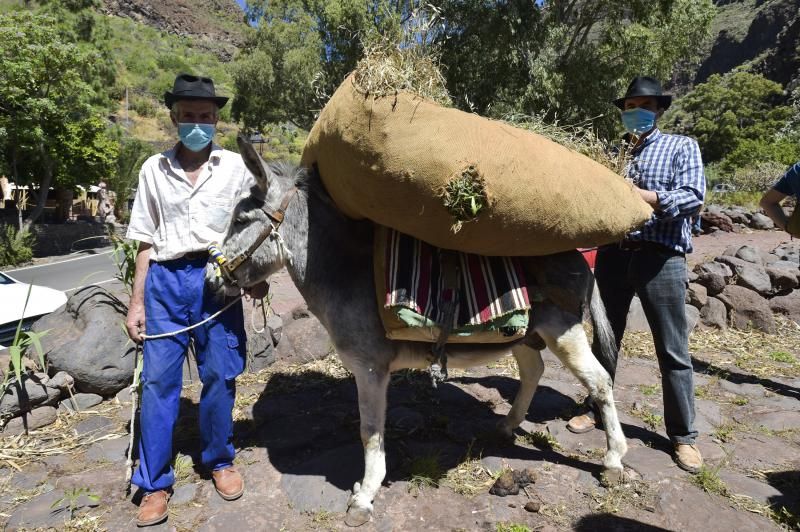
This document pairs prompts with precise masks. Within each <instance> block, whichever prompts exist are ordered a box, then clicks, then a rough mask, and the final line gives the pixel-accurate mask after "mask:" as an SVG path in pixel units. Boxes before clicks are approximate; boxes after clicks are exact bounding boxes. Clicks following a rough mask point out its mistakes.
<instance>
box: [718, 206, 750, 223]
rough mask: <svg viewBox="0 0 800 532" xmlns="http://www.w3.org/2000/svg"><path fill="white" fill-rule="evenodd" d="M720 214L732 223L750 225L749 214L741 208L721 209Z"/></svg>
mask: <svg viewBox="0 0 800 532" xmlns="http://www.w3.org/2000/svg"><path fill="white" fill-rule="evenodd" d="M722 214H724V215H725V216H727V217H728V218H730V219H731V221H732V222H733V223H737V224H743V225H750V214H749V213H748V212H746V211H744V210H743V209H741V208H737V207H734V208H732V209H723V210H722Z"/></svg>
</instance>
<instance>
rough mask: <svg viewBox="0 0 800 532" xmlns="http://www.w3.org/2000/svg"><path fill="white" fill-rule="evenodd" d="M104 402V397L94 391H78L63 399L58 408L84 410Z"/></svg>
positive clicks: (61, 409)
mask: <svg viewBox="0 0 800 532" xmlns="http://www.w3.org/2000/svg"><path fill="white" fill-rule="evenodd" d="M102 402H103V398H102V397H101V396H99V395H97V394H94V393H76V394H75V395H73V396H70V397H67V398H65V399H64V400H63V401H61V404H60V405H59V406H58V409H59V410H60V411H62V412H82V411H84V410H86V409H88V408H91V407H93V406H97V405H99V404H100V403H102Z"/></svg>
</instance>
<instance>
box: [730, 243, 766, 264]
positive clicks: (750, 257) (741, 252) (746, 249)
mask: <svg viewBox="0 0 800 532" xmlns="http://www.w3.org/2000/svg"><path fill="white" fill-rule="evenodd" d="M734 256H735V257H736V258H739V259H742V260H743V261H746V262H751V263H753V264H759V265H761V264H763V263H764V261H763V259H762V258H761V252H760V251H759V250H758V249H756V248H754V247H753V246H742V247H740V248H739V249H738V250H736V253H735V254H734Z"/></svg>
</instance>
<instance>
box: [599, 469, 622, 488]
mask: <svg viewBox="0 0 800 532" xmlns="http://www.w3.org/2000/svg"><path fill="white" fill-rule="evenodd" d="M626 481H627V474H626V473H625V469H624V468H622V467H606V468H604V469H603V472H602V473H600V484H602V485H603V486H604V487H606V488H613V487H615V486H619V485H620V484H624V483H625V482H626Z"/></svg>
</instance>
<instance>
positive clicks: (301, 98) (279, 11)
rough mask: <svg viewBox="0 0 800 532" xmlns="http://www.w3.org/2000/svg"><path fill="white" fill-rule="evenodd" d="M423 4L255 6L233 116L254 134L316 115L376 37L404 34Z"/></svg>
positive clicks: (331, 0)
mask: <svg viewBox="0 0 800 532" xmlns="http://www.w3.org/2000/svg"><path fill="white" fill-rule="evenodd" d="M418 3H419V2H411V1H407V0H405V1H404V0H395V1H390V0H259V1H254V2H248V13H249V16H250V17H251V18H252V19H253V20H255V21H258V31H257V32H256V33H255V34H254V35H253V36H252V38H251V39H250V41H249V42H248V43H247V44H246V46H245V48H244V50H243V52H242V54H241V55H240V59H239V60H238V61H237V62H236V64H235V65H234V85H235V87H236V99H235V101H234V103H233V109H232V111H233V117H234V119H236V120H242V121H243V122H244V126H245V128H247V129H258V130H260V129H263V128H265V127H267V126H268V125H269V124H271V123H283V122H292V123H293V124H295V125H297V126H299V127H302V128H304V129H309V128H310V127H311V125H312V124H313V122H314V116H315V113H316V111H317V110H319V109H320V108H321V107H322V106H323V105H324V104H325V101H326V100H327V97H328V96H330V95H331V94H333V91H334V90H335V89H336V87H337V86H338V85H339V84H340V83H341V82H342V81H343V80H344V78H345V76H346V75H347V73H348V72H350V71H351V70H352V69H353V68H354V67H355V65H356V62H357V61H358V59H359V58H360V57H361V53H362V39H363V38H364V36H365V35H367V34H368V33H370V32H377V33H379V34H386V33H392V32H394V33H397V32H398V31H399V28H400V25H401V23H402V20H403V16H404V15H405V16H407V15H408V13H409V12H410V10H411V9H412V8H413V7H414V6H415V5H416V4H418Z"/></svg>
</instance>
